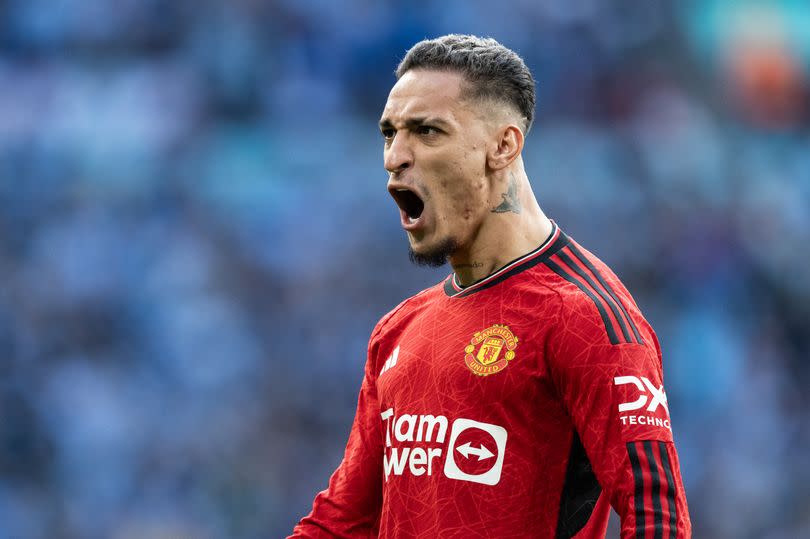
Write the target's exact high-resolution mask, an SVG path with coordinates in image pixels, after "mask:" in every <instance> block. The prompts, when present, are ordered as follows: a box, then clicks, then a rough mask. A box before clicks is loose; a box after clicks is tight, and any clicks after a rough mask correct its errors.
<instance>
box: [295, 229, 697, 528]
mask: <svg viewBox="0 0 810 539" xmlns="http://www.w3.org/2000/svg"><path fill="white" fill-rule="evenodd" d="M611 507H613V509H615V510H616V512H617V513H618V514H619V516H620V518H621V537H622V538H623V539H629V538H647V539H653V538H655V539H658V538H663V539H666V538H686V537H690V536H691V524H690V521H689V514H688V509H687V504H686V498H685V494H684V488H683V483H682V480H681V474H680V470H679V464H678V455H677V452H676V450H675V446H674V444H673V435H672V425H671V422H670V417H669V403H668V402H667V397H666V392H665V391H664V384H663V372H662V363H661V350H660V347H659V344H658V341H657V338H656V336H655V333H654V332H653V330H652V328H651V327H650V325H649V324H648V323H647V321H646V320H645V319H644V317H643V316H642V315H641V313H640V311H639V309H638V307H637V305H636V304H635V302H634V301H633V299H632V297H631V296H630V294H629V292H628V291H627V290H626V289H625V287H624V286H623V285H622V283H621V282H620V281H619V279H618V278H617V277H616V276H615V275H614V274H613V272H612V271H610V269H609V268H608V267H607V266H606V265H605V264H604V263H603V262H601V261H600V260H599V259H598V258H596V257H595V256H594V255H593V254H591V253H589V252H588V251H586V250H585V249H584V248H582V247H581V246H580V245H578V244H577V243H576V242H575V241H574V240H572V239H571V238H570V237H569V236H567V235H566V234H565V233H563V232H562V231H561V230H560V229H559V228H558V227H557V225H556V224H555V225H554V228H553V231H552V234H551V236H550V237H549V238H548V239H547V240H546V241H545V242H544V243H543V244H542V245H540V246H539V247H538V248H537V249H535V250H534V251H532V252H530V253H528V254H526V255H525V256H522V257H520V258H518V259H516V260H514V261H512V262H511V263H509V264H507V265H506V266H504V267H503V268H501V269H500V270H498V271H497V272H495V273H493V274H492V275H490V276H488V277H486V278H484V279H482V280H481V281H479V282H476V283H475V284H473V285H470V286H468V287H461V286H459V284H458V283H457V281H456V278H455V276H454V275H451V276H450V277H448V278H447V280H446V281H444V282H443V283H440V284H438V285H436V286H434V287H432V288H429V289H427V290H424V291H423V292H421V293H419V294H417V295H416V296H414V297H412V298H410V299H408V300H406V301H405V302H403V303H402V304H400V305H399V306H398V307H397V308H396V309H394V310H393V311H391V312H390V313H389V314H387V315H386V316H385V317H383V318H382V320H380V322H379V323H378V324H377V326H376V327H375V329H374V331H373V333H372V336H371V339H370V342H369V348H368V359H367V362H366V367H365V376H364V378H363V382H362V386H361V389H360V396H359V399H358V405H357V414H356V417H355V420H354V424H353V426H352V429H351V433H350V436H349V441H348V445H347V447H346V452H345V455H344V457H343V460H342V462H341V463H340V465H339V467H338V468H337V470H336V471H335V473H334V475H333V476H332V478H331V479H330V481H329V486H328V488H327V489H326V490H324V491H323V492H321V493H319V494H318V495H317V496H316V498H315V501H314V504H313V508H312V512H311V513H310V514H309V515H308V516H306V517H305V518H303V519H302V520H301V522H300V523H299V524H298V525H297V526H296V527H295V530H294V532H293V535H292V537H313V538H314V537H329V538H332V537H336V538H359V537H383V538H410V537H420V538H456V537H457V538H465V539H467V538H498V539H505V538H580V539H581V538H595V537H604V535H605V531H606V528H607V521H608V516H609V511H610V508H611Z"/></svg>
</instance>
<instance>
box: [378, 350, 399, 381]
mask: <svg viewBox="0 0 810 539" xmlns="http://www.w3.org/2000/svg"><path fill="white" fill-rule="evenodd" d="M398 357H399V346H397V347H396V348H394V352H393V353H392V354H391V355H390V356H388V359H386V360H385V364H384V365H383V368H382V370H381V371H380V376H382V375H383V373H384V372H385V371H387V370H388V369H390V368H391V367H393V366H394V365H396V364H397V358H398Z"/></svg>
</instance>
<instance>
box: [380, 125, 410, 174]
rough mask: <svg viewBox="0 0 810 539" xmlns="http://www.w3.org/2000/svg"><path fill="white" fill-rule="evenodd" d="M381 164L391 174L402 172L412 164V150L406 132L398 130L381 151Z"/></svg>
mask: <svg viewBox="0 0 810 539" xmlns="http://www.w3.org/2000/svg"><path fill="white" fill-rule="evenodd" d="M383 165H384V166H385V170H387V171H388V172H390V173H391V174H395V173H397V172H402V171H403V170H405V169H407V168H408V167H410V166H412V165H413V152H412V151H411V148H410V145H409V144H408V140H407V134H406V133H403V132H399V133H397V134H395V135H394V138H393V140H392V141H391V143H390V144H389V145H388V147H387V148H386V149H385V151H384V152H383Z"/></svg>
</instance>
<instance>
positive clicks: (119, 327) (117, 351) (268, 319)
mask: <svg viewBox="0 0 810 539" xmlns="http://www.w3.org/2000/svg"><path fill="white" fill-rule="evenodd" d="M449 32H462V33H476V34H479V35H488V36H492V37H495V38H497V39H498V40H500V41H501V42H502V43H504V44H505V45H507V46H509V47H511V48H513V49H515V50H516V51H518V52H519V53H520V54H521V55H522V56H523V57H524V58H525V59H526V61H527V63H528V65H529V66H530V68H531V69H532V70H533V72H534V74H535V78H536V79H537V81H538V117H537V121H536V123H535V127H534V129H533V130H532V132H531V133H530V136H529V138H528V141H527V147H526V151H525V154H524V158H525V162H526V166H527V171H528V173H529V177H530V178H531V180H532V183H533V187H534V190H535V192H536V194H537V195H538V198H539V200H540V203H541V205H542V206H543V208H544V209H545V211H546V213H547V214H548V215H550V216H551V217H552V218H554V219H556V220H557V222H558V223H560V224H561V226H562V227H563V228H564V229H565V230H566V231H567V232H568V233H570V234H571V235H573V236H574V237H575V238H577V239H578V240H579V241H580V242H581V243H583V244H584V245H586V246H587V247H588V248H589V249H591V250H592V251H594V252H596V254H597V255H599V256H600V257H601V258H602V259H603V260H605V261H606V262H607V263H608V264H609V265H611V266H612V267H613V268H614V270H615V271H616V272H617V273H618V275H619V276H620V277H621V278H622V279H623V280H624V281H625V283H626V284H627V285H628V287H629V288H630V290H631V291H632V292H633V293H634V295H635V298H636V300H637V302H638V303H639V305H640V306H641V308H642V310H643V311H644V312H645V314H646V316H647V317H648V318H649V320H650V321H651V322H652V324H653V326H654V327H655V329H656V330H657V332H658V335H659V337H660V339H661V342H662V346H663V351H664V360H665V376H666V388H667V392H668V395H669V399H670V402H671V411H672V416H673V419H674V425H675V434H676V441H677V443H678V445H679V450H680V455H681V459H682V468H683V474H684V480H685V483H686V487H687V491H688V497H689V502H690V508H691V513H692V520H693V523H694V528H695V537H698V538H720V539H724V538H733V539H736V538H769V539H777V538H798V537H810V486H809V485H810V458H809V455H810V406H808V405H810V402H808V396H809V395H808V391H807V389H808V387H810V384H809V382H810V364H808V356H809V355H810V323H809V321H810V278H808V268H809V267H810V249H809V248H808V246H810V129H809V128H810V91H808V88H810V84H809V81H810V77H809V76H808V73H810V3H808V2H806V1H804V0H794V1H791V0H784V1H781V2H780V1H773V2H753V1H744V0H736V1H732V0H725V1H723V0H716V1H702V2H696V1H677V2H675V1H672V2H670V1H665V0H647V1H644V2H635V1H631V0H626V1H611V2H607V1H599V0H542V1H539V0H531V1H529V0H519V1H515V2H509V3H503V4H501V5H499V7H497V8H496V7H494V5H493V4H492V3H491V2H485V1H481V0H475V1H471V0H465V1H459V0H449V1H445V2H438V1H436V2H431V1H416V0H410V1H407V2H406V1H397V2H389V3H382V2H373V1H368V0H350V1H344V2H331V1H328V0H307V1H304V0H276V1H260V0H230V1H227V2H226V1H220V2H215V1H213V0H175V1H172V2H163V1H159V0H118V1H117V2H104V1H101V0H98V1H92V0H6V1H5V2H2V3H0V537H2V538H12V539H28V538H68V539H70V538H91V539H94V538H113V539H135V538H139V539H142V538H169V537H171V538H177V537H193V538H220V537H222V538H225V537H227V538H245V539H252V538H260V537H280V536H284V535H285V534H286V533H287V532H288V531H289V530H290V529H291V528H292V526H293V524H294V523H295V522H296V521H297V519H298V518H300V517H301V516H302V515H303V514H305V513H306V512H308V511H309V508H310V504H311V501H312V498H313V496H314V494H315V493H316V492H317V491H318V490H320V489H322V488H324V486H325V485H326V481H327V479H328V476H329V474H330V473H331V471H332V470H333V469H334V467H335V466H336V465H337V463H338V462H339V460H340V457H341V455H342V450H343V446H344V443H345V440H346V436H347V434H348V430H349V426H350V424H351V420H352V416H353V413H354V407H355V403H356V394H357V389H358V387H359V382H360V379H361V376H362V371H363V363H364V361H365V347H366V342H367V339H368V335H369V333H370V331H371V329H372V327H373V325H374V323H375V322H376V321H377V319H378V318H379V317H380V316H382V315H383V314H384V313H385V312H387V311H388V310H389V309H391V308H392V307H393V306H395V305H396V304H397V303H398V302H399V301H400V300H402V299H403V298H404V297H407V296H409V295H411V294H413V293H415V292H417V291H418V290H420V289H422V288H424V287H426V286H429V285H431V284H433V283H435V282H437V281H438V280H439V279H441V278H442V276H443V275H445V274H446V273H447V272H448V269H447V268H443V269H441V270H439V271H432V270H423V269H418V268H415V267H412V266H410V265H409V263H408V260H407V253H406V239H405V237H404V233H403V232H402V231H401V230H400V226H399V216H398V212H397V211H396V209H395V206H394V204H393V202H392V201H391V200H390V199H389V195H388V194H387V192H386V190H385V182H386V175H385V171H384V169H383V167H382V144H381V139H380V136H379V133H378V131H377V128H376V121H377V120H378V118H379V114H380V112H381V110H382V107H383V105H384V103H385V99H386V96H387V92H388V90H389V88H390V87H391V85H392V84H393V83H394V77H393V70H394V68H395V66H396V64H397V62H398V60H399V59H400V58H401V57H402V56H403V55H404V52H405V51H406V50H407V48H408V47H410V46H411V45H412V44H413V43H415V42H416V41H418V40H420V39H423V38H425V37H434V36H437V35H440V34H444V33H449ZM614 527H615V522H614Z"/></svg>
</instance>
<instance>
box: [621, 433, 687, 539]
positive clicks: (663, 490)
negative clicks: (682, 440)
mask: <svg viewBox="0 0 810 539" xmlns="http://www.w3.org/2000/svg"><path fill="white" fill-rule="evenodd" d="M627 453H628V454H629V456H630V464H631V466H632V469H633V482H634V485H635V490H634V495H633V500H634V512H635V515H636V537H637V538H639V539H646V538H648V537H653V538H654V539H669V538H676V537H677V531H678V515H677V510H676V506H675V497H676V488H677V487H676V485H675V479H674V475H673V473H672V466H671V464H670V458H669V455H668V453H667V443H666V442H658V441H652V440H644V441H638V442H629V443H628V444H627ZM648 531H652V534H648V533H647V532H648Z"/></svg>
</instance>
